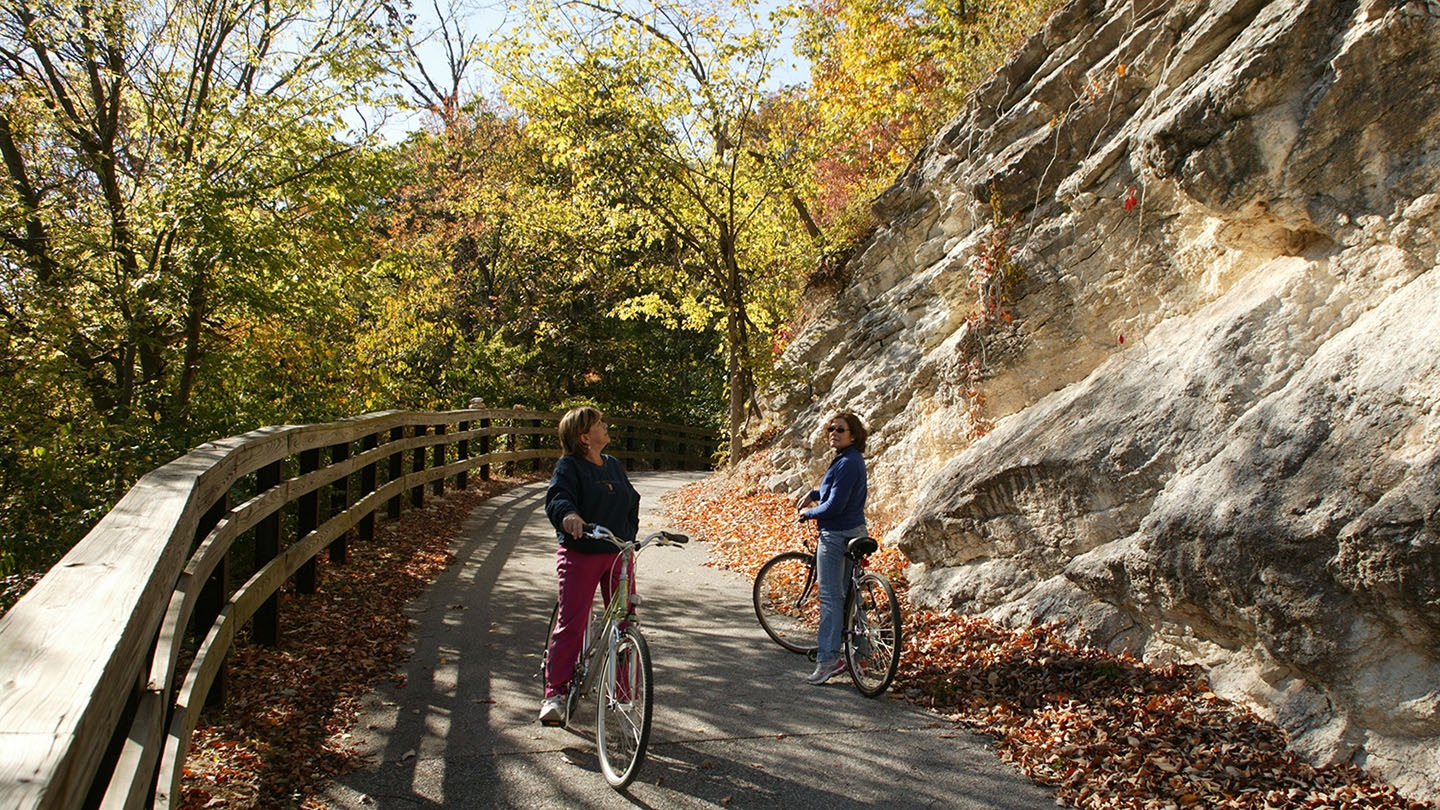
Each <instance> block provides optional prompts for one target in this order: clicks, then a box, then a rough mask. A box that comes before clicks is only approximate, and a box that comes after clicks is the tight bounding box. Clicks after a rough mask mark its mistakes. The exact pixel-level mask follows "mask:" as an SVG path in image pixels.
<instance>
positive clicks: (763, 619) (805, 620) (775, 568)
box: [754, 551, 820, 653]
mask: <svg viewBox="0 0 1440 810" xmlns="http://www.w3.org/2000/svg"><path fill="white" fill-rule="evenodd" d="M754 601H755V618H757V619H759V620H760V626H761V627H763V628H765V633H766V635H768V636H770V638H772V639H774V640H775V643H776V644H779V645H780V646H781V647H784V648H785V649H787V650H790V651H791V652H798V653H812V652H814V651H815V633H816V631H817V630H819V628H820V591H819V588H817V587H816V583H815V555H814V554H807V553H805V552H803V551H787V552H785V553H784V554H780V555H777V556H775V557H772V558H771V559H770V560H769V561H768V562H766V563H765V564H764V565H762V566H760V573H759V574H756V575H755V593H754Z"/></svg>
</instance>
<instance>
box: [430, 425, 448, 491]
mask: <svg viewBox="0 0 1440 810" xmlns="http://www.w3.org/2000/svg"><path fill="white" fill-rule="evenodd" d="M435 435H436V436H444V435H445V425H444V424H439V425H436V426H435ZM430 459H431V461H430V463H431V465H433V466H435V467H444V466H445V445H444V443H441V442H436V444H435V447H434V448H433V449H432V451H431V453H430ZM430 492H431V493H432V494H433V495H434V496H435V497H437V498H440V497H444V495H445V478H444V477H443V476H442V477H440V478H436V479H435V480H434V481H432V482H431V483H430Z"/></svg>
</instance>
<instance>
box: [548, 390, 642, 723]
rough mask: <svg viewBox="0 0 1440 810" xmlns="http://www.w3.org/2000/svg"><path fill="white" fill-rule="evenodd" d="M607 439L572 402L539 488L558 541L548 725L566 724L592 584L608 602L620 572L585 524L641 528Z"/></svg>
mask: <svg viewBox="0 0 1440 810" xmlns="http://www.w3.org/2000/svg"><path fill="white" fill-rule="evenodd" d="M609 443H610V430H609V426H607V425H606V424H605V422H604V421H603V420H602V418H601V414H600V412H599V411H597V410H595V409H594V408H574V409H571V410H570V411H569V412H568V413H566V414H565V416H564V417H562V418H561V419H560V444H561V446H562V447H563V448H564V450H565V455H564V456H562V457H561V458H560V460H559V461H557V462H556V463H555V473H554V475H552V476H551V477H550V489H549V490H548V491H547V492H546V493H545V515H546V517H548V518H550V523H551V525H553V526H554V527H555V539H556V541H557V542H558V543H559V550H558V551H557V552H556V555H555V571H556V573H557V574H558V575H559V580H560V610H559V613H558V615H557V617H556V621H555V633H554V635H552V636H551V637H550V642H549V643H550V652H549V656H548V659H547V660H548V661H549V665H548V666H547V667H546V670H545V699H544V700H543V701H542V702H541V703H540V722H541V723H543V724H545V725H547V726H561V725H564V724H565V720H566V717H565V697H566V693H567V691H568V690H569V688H570V677H571V676H572V675H573V674H574V673H575V659H576V657H577V656H578V655H579V654H580V645H581V643H582V642H583V640H584V635H585V623H586V620H587V619H588V618H589V616H590V603H591V602H592V601H594V599H595V589H596V587H597V586H598V587H599V588H600V591H601V598H603V599H605V600H606V601H607V602H608V601H609V599H610V595H611V593H612V592H613V591H614V590H615V587H616V585H617V584H618V581H619V578H620V569H619V567H618V566H614V565H613V564H614V562H615V559H616V557H617V556H619V552H618V551H617V550H616V549H615V547H614V546H613V545H611V544H610V543H608V542H606V541H604V540H597V539H593V538H587V537H584V536H583V535H584V531H585V524H587V523H593V524H599V525H601V526H604V527H606V528H608V529H610V531H612V532H614V533H615V535H616V536H617V537H619V538H620V539H622V540H634V539H635V533H636V532H637V531H639V529H640V493H638V492H636V491H635V487H633V486H631V485H630V479H629V477H627V476H626V475H625V467H624V466H623V465H621V463H620V462H619V461H618V460H617V459H615V458H614V457H612V456H607V455H604V454H603V453H602V452H601V451H602V450H604V449H605V445H607V444H609ZM631 584H632V587H633V584H634V583H633V580H632V583H631Z"/></svg>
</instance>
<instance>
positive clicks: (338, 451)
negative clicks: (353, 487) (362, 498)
mask: <svg viewBox="0 0 1440 810" xmlns="http://www.w3.org/2000/svg"><path fill="white" fill-rule="evenodd" d="M348 458H350V443H349V442H344V443H342V444H335V445H331V446H330V463H331V464H339V463H340V462H342V461H345V460H346V459H348ZM349 505H350V476H348V475H347V476H345V477H344V478H339V479H336V481H335V482H334V483H333V484H331V485H330V517H332V518H333V517H335V516H336V515H338V514H340V513H341V512H344V511H345V508H346V507H348V506H349ZM348 535H349V532H345V533H343V534H341V535H340V536H339V537H337V538H335V540H334V541H332V542H331V543H330V562H332V563H336V564H339V565H343V564H344V563H345V560H346V558H347V556H348V553H347V552H348V549H347V548H346V542H347V540H346V538H347V537H348Z"/></svg>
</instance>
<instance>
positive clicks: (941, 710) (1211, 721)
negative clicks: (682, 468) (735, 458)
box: [668, 477, 1432, 810]
mask: <svg viewBox="0 0 1440 810" xmlns="http://www.w3.org/2000/svg"><path fill="white" fill-rule="evenodd" d="M668 505H669V508H670V512H671V514H672V518H673V519H674V520H676V521H677V522H678V523H679V524H680V525H681V526H683V528H684V529H685V530H686V531H689V532H692V533H693V534H695V535H696V536H697V537H698V538H701V539H704V540H707V541H709V542H710V543H711V544H712V545H713V547H714V549H715V557H714V561H713V562H712V564H714V565H718V566H720V567H724V568H728V569H732V570H735V571H739V572H741V573H743V574H745V575H746V576H753V575H754V574H755V572H756V571H757V570H758V569H759V567H760V565H761V564H763V563H764V562H765V560H767V559H769V558H770V557H771V556H773V555H775V554H778V553H780V552H782V551H789V550H793V549H798V548H800V547H801V546H802V545H803V543H804V541H805V540H807V539H810V538H812V537H813V534H814V531H815V530H814V528H813V527H809V526H804V527H802V526H799V525H797V524H796V522H795V510H794V506H793V504H792V503H791V500H790V498H789V497H788V496H785V495H777V494H773V493H767V492H760V491H756V490H753V489H746V488H744V487H743V486H739V485H730V484H727V483H726V480H725V479H724V478H719V477H717V478H712V479H708V480H707V481H705V482H702V483H699V484H693V485H691V486H688V487H685V488H683V489H681V490H678V491H677V492H675V493H672V495H671V496H670V498H669V499H668ZM872 528H873V527H872ZM870 564H871V567H872V568H875V569H878V570H879V571H881V572H882V573H884V574H885V575H886V576H887V577H889V578H890V580H891V582H892V583H893V584H894V585H895V589H896V592H897V594H898V595H899V597H900V602H901V605H902V607H903V609H904V612H905V649H904V652H903V653H902V656H901V661H900V672H899V675H898V677H897V680H896V684H895V686H894V687H893V690H894V691H895V692H896V693H898V694H900V695H903V696H904V697H905V698H906V699H908V700H910V701H912V702H915V703H918V704H920V705H923V706H925V707H927V708H929V709H931V710H933V711H935V712H936V713H937V714H938V715H940V716H941V717H943V718H945V719H947V720H950V721H952V722H955V723H957V724H960V725H962V726H966V727H968V728H971V729H974V730H975V731H977V732H979V733H982V734H985V735H987V736H988V737H989V738H991V740H993V742H994V745H995V748H996V749H997V750H998V751H999V753H1000V756H1001V757H1002V758H1004V759H1005V760H1007V761H1009V762H1012V763H1014V764H1015V765H1016V766H1018V767H1019V768H1020V769H1021V770H1022V771H1024V772H1025V773H1026V774H1028V775H1029V776H1030V777H1031V778H1033V779H1034V780H1035V781H1037V782H1039V783H1041V784H1044V785H1049V786H1051V787H1053V788H1054V789H1055V790H1056V792H1057V796H1058V798H1059V799H1060V800H1061V801H1062V802H1064V803H1065V804H1067V805H1069V806H1072V807H1080V808H1106V809H1107V810H1109V809H1110V808H1115V809H1117V810H1118V809H1125V810H1128V809H1130V808H1134V809H1135V810H1142V809H1143V810H1152V809H1155V810H1158V809H1159V808H1177V810H1178V808H1191V807H1194V808H1207V810H1208V809H1209V808H1244V809H1245V810H1281V809H1282V808H1286V809H1288V808H1296V809H1299V808H1305V809H1306V810H1317V809H1318V808H1334V810H1341V808H1344V810H1359V809H1360V808H1367V809H1368V808H1387V809H1389V808H1394V809H1396V810H1419V808H1427V807H1432V805H1427V804H1424V803H1420V802H1414V801H1409V800H1407V799H1405V798H1404V797H1402V796H1401V795H1400V794H1399V792H1398V791H1396V790H1395V788H1394V787H1393V786H1390V785H1387V784H1385V783H1383V782H1381V781H1379V780H1376V779H1372V778H1371V777H1369V776H1368V775H1367V774H1365V773H1363V772H1362V771H1360V770H1359V769H1358V768H1355V767H1353V766H1348V765H1347V766H1333V767H1325V768H1316V767H1313V766H1311V765H1308V764H1306V763H1305V762H1303V761H1301V760H1300V759H1299V757H1298V756H1296V755H1295V754H1294V753H1293V752H1291V751H1289V750H1288V749H1287V748H1286V742H1285V737H1284V734H1283V733H1282V732H1281V731H1280V730H1279V729H1278V728H1277V727H1276V726H1274V725H1273V724H1271V723H1267V722H1265V721H1264V720H1262V719H1260V718H1259V717H1257V716H1256V715H1254V714H1253V713H1251V712H1250V711H1248V710H1247V709H1245V708H1244V707H1242V706H1239V705H1237V704H1234V703H1231V702H1229V701H1226V700H1223V699H1221V698H1220V697H1218V696H1216V695H1215V694H1214V693H1213V692H1211V691H1210V689H1209V687H1208V686H1207V685H1206V683H1205V681H1204V679H1203V678H1202V677H1201V675H1200V673H1199V671H1198V670H1197V669H1195V668H1190V667H1164V668H1155V667H1148V666H1145V665H1143V664H1141V663H1139V662H1137V661H1135V660H1133V659H1130V658H1126V657H1117V656H1112V655H1107V654H1105V653H1102V652H1098V651H1094V650H1087V649H1080V648H1076V647H1074V646H1071V645H1069V644H1067V643H1066V642H1065V641H1063V640H1062V639H1061V638H1060V636H1059V634H1058V632H1057V631H1056V628H1054V627H1035V628H1031V629H1028V630H1024V631H1012V630H1007V629H1004V628H1002V627H1000V626H998V625H996V624H994V623H992V622H989V621H985V620H983V619H977V618H967V617H958V616H953V615H949V614H942V613H936V612H931V611H917V610H913V609H911V608H910V606H909V602H908V598H907V597H908V587H907V583H906V582H905V578H904V567H905V565H906V561H905V559H904V556H903V555H902V554H901V553H900V551H899V550H898V549H896V548H894V547H889V546H882V548H881V550H880V552H879V553H877V554H875V555H873V556H872V557H871V560H870Z"/></svg>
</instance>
